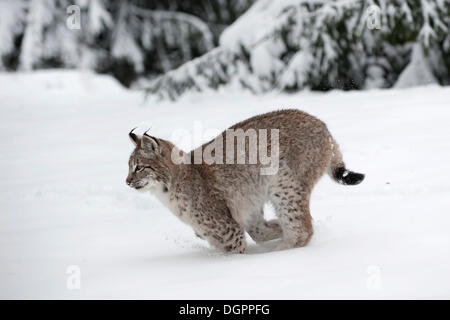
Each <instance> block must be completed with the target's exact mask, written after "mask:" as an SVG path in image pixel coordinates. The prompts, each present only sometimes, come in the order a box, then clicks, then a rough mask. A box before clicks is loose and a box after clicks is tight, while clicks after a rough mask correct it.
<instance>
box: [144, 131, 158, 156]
mask: <svg viewBox="0 0 450 320" xmlns="http://www.w3.org/2000/svg"><path fill="white" fill-rule="evenodd" d="M141 148H142V149H144V150H147V151H150V152H159V143H158V139H156V138H155V137H152V136H149V135H148V134H147V131H146V132H145V133H144V135H143V136H142V139H141Z"/></svg>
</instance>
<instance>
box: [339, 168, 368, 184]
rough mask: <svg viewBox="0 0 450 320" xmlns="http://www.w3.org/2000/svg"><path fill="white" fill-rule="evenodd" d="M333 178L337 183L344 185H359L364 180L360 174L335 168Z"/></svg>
mask: <svg viewBox="0 0 450 320" xmlns="http://www.w3.org/2000/svg"><path fill="white" fill-rule="evenodd" d="M334 178H335V179H336V181H337V182H339V183H342V184H345V185H356V184H360V183H361V182H362V181H363V180H364V175H363V174H362V173H356V172H352V171H349V170H347V169H345V168H344V167H340V168H336V170H335V171H334Z"/></svg>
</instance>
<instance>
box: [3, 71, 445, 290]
mask: <svg viewBox="0 0 450 320" xmlns="http://www.w3.org/2000/svg"><path fill="white" fill-rule="evenodd" d="M142 102H143V98H142V95H141V94H140V93H138V92H131V91H126V90H124V89H122V88H121V87H120V86H119V85H118V84H116V83H115V82H114V80H112V79H111V78H109V77H103V76H102V77H100V76H96V75H93V74H90V73H80V72H68V71H66V72H61V71H46V72H38V73H31V74H20V73H19V74H5V73H4V74H0V119H1V120H0V134H1V140H0V211H1V212H0V298H64V299H66V298H69V299H71V298H75V299H76V298H152V299H160V298H161V299H162V298H192V299H197V298H206V299H214V298H223V299H231V298H233V299H239V298H249V299H259V298H261V299H262V298H267V299H291V298H450V272H449V271H450V179H449V175H450V174H449V159H450V139H449V138H450V88H449V87H447V88H441V87H437V86H429V87H419V88H413V89H404V90H374V91H366V92H340V91H335V92H330V93H308V92H303V93H300V94H295V95H277V94H270V95H263V96H252V95H250V94H249V93H241V92H230V91H228V92H226V91H223V92H219V93H205V94H202V95H198V94H196V95H188V96H185V97H183V98H182V99H181V100H179V101H178V102H176V103H170V102H147V103H145V104H143V103H142ZM282 107H296V108H299V109H302V110H305V111H307V112H310V113H311V114H313V115H316V116H318V117H319V118H321V119H323V120H324V121H326V122H327V124H328V126H329V128H330V131H331V132H332V133H333V135H334V136H335V138H336V139H337V141H338V142H339V143H340V145H341V148H342V151H343V154H344V158H345V160H346V162H347V164H348V167H349V168H350V169H352V170H355V171H358V172H364V173H365V174H366V180H365V181H364V182H363V183H362V184H361V185H358V186H341V185H338V184H336V183H334V182H332V181H331V180H330V179H329V178H328V177H324V178H323V179H322V180H321V181H320V182H319V184H318V185H317V187H316V189H315V190H314V193H313V197H312V204H311V211H312V215H313V217H314V226H315V235H314V237H313V239H312V241H311V243H310V244H309V245H308V246H307V247H305V248H300V249H293V250H287V251H276V252H273V251H270V248H271V246H270V244H267V245H266V246H264V247H260V246H258V245H256V244H254V243H253V242H251V241H250V250H249V251H250V254H247V255H223V254H221V253H219V252H217V251H216V250H214V249H212V248H210V247H209V246H208V244H207V243H206V242H204V241H203V240H200V239H198V238H197V237H195V236H194V233H193V231H192V230H191V229H190V228H189V227H188V226H186V225H184V224H183V223H182V222H180V221H178V220H177V219H176V218H175V217H174V216H173V215H172V214H171V213H170V212H169V211H168V210H167V209H165V208H164V207H163V206H162V205H161V204H159V203H158V202H157V200H156V199H155V198H153V197H152V196H151V195H146V194H141V193H138V192H136V191H133V190H131V189H130V188H128V187H127V186H126V185H125V177H126V175H127V170H128V166H127V160H128V156H129V154H130V152H131V151H132V145H131V143H130V141H129V140H128V137H127V133H128V131H129V130H130V129H131V128H132V127H134V126H135V125H139V126H140V128H141V129H142V130H143V129H146V128H147V127H150V126H151V128H152V129H151V132H152V133H153V134H154V135H156V136H160V137H163V138H169V139H170V138H171V136H172V135H173V133H174V132H175V131H176V130H180V129H185V130H189V131H194V128H195V126H197V127H198V126H199V124H201V125H202V126H203V129H204V130H205V131H206V130H207V129H216V130H222V129H225V128H226V127H228V126H229V125H231V124H233V123H235V122H237V121H239V120H242V119H245V118H247V117H249V116H252V115H255V114H258V113H263V112H266V111H269V110H274V109H278V108H282ZM198 121H199V122H198ZM207 138H209V137H206V136H205V141H206V139H207ZM269 214H270V213H269ZM73 265H75V266H78V267H79V268H80V269H79V270H80V271H81V288H80V289H79V290H76V289H74V290H70V289H68V288H67V281H68V278H69V279H72V280H73V278H71V276H74V274H67V271H68V267H69V266H73ZM69 271H70V269H69Z"/></svg>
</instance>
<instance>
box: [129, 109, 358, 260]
mask: <svg viewBox="0 0 450 320" xmlns="http://www.w3.org/2000/svg"><path fill="white" fill-rule="evenodd" d="M230 129H233V130H238V129H242V131H243V132H247V131H248V130H251V129H253V130H254V132H256V134H257V140H258V142H262V140H264V141H265V142H266V144H267V152H268V153H271V152H272V153H274V155H277V157H278V159H277V160H278V168H277V170H276V172H275V173H273V174H265V175H264V174H261V171H260V169H261V168H262V167H264V166H266V164H262V162H261V161H260V160H259V159H258V160H257V161H256V163H248V164H247V163H244V164H242V163H238V162H235V163H228V162H226V163H225V162H224V163H222V164H218V163H206V162H205V161H201V162H200V163H198V161H196V162H197V163H196V162H195V161H193V162H188V163H187V162H183V163H175V162H174V161H173V155H174V154H176V155H181V156H183V157H184V159H193V158H194V154H196V153H197V152H198V151H205V150H206V149H207V148H209V147H210V146H211V144H212V143H214V141H217V138H216V139H214V140H211V141H209V142H207V143H205V144H203V145H202V146H201V147H199V148H198V149H196V150H193V151H191V152H188V153H186V152H183V151H181V150H179V149H178V148H177V147H175V146H174V145H173V144H172V143H171V142H169V141H167V140H164V139H160V138H156V137H153V136H150V135H148V134H147V132H145V133H144V134H143V135H137V134H135V133H133V131H134V129H133V130H132V131H131V132H130V133H129V137H130V139H131V141H132V142H133V144H134V146H135V149H134V151H133V152H132V154H131V156H130V159H129V172H128V177H127V179H126V183H127V185H129V186H130V187H132V188H134V189H136V190H139V191H150V192H151V193H153V194H154V195H155V196H156V197H157V198H158V199H159V200H160V201H161V202H162V203H163V204H164V205H165V206H166V207H167V208H168V209H169V210H170V211H172V212H173V213H174V214H175V215H176V216H177V217H179V218H180V219H181V220H182V221H183V222H185V223H187V224H189V225H190V226H191V227H192V228H193V229H194V231H195V233H196V235H197V236H199V237H200V238H202V239H206V240H207V241H208V242H209V243H210V244H211V245H213V246H215V247H217V248H219V249H221V250H223V251H225V252H230V253H245V252H246V250H247V244H246V239H245V232H247V233H248V234H249V235H250V237H251V238H252V239H253V240H254V241H255V242H263V241H269V240H274V239H278V238H280V239H281V241H280V245H279V249H288V248H294V247H302V246H305V245H306V244H307V243H308V242H309V240H310V239H311V236H312V235H313V227H312V221H311V219H312V218H311V215H310V210H309V201H310V197H311V192H312V189H313V187H314V185H315V184H316V182H317V181H318V179H319V178H320V177H321V176H322V175H323V174H324V173H325V172H327V173H328V174H329V175H330V176H331V178H332V179H334V180H335V181H336V182H338V183H341V184H344V185H356V184H358V183H360V182H361V181H362V180H363V179H364V175H363V174H360V173H355V172H352V171H349V170H347V169H346V167H345V164H344V162H343V159H342V155H341V152H340V151H339V147H338V145H337V143H336V142H335V140H334V139H333V137H332V136H331V134H330V133H329V131H328V129H327V127H326V125H325V124H324V123H323V122H322V121H320V120H319V119H317V118H315V117H313V116H311V115H309V114H307V113H305V112H302V111H299V110H293V109H290V110H280V111H274V112H269V113H266V114H262V115H258V116H255V117H252V118H250V119H247V120H245V121H242V122H239V123H237V124H235V125H234V126H232V127H231V128H230ZM259 129H267V132H268V133H269V134H268V138H267V139H263V137H262V136H261V134H260V132H261V130H259ZM271 129H277V132H278V137H277V138H278V140H274V139H271V136H272V135H273V134H272V133H271V132H272V131H271ZM218 138H220V139H222V140H223V141H225V142H226V140H227V135H226V132H225V131H224V132H223V133H221V134H220V135H219V136H218ZM220 139H219V140H220ZM232 139H234V137H233V138H232ZM233 142H234V141H233ZM275 144H276V145H275ZM225 145H226V143H224V144H223V149H220V150H218V149H216V150H215V151H214V152H219V151H222V152H223V156H224V157H226V156H227V151H228V152H229V150H227V149H226V148H225ZM249 145H250V141H249V143H247V141H246V142H245V150H244V151H245V152H247V153H248V151H249V148H250V146H249ZM208 146H209V147H208ZM275 150H276V151H277V152H275ZM214 152H213V153H212V154H213V156H214ZM238 156H240V155H239V154H238V152H234V155H233V158H234V159H235V160H237V157H238ZM267 202H270V203H271V204H272V205H273V207H274V209H275V213H276V217H277V219H273V220H269V221H267V220H265V219H264V210H263V208H264V204H265V203H267Z"/></svg>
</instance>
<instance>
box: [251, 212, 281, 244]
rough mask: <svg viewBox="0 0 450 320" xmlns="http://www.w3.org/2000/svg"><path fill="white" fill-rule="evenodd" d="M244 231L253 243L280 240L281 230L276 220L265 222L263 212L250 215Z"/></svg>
mask: <svg viewBox="0 0 450 320" xmlns="http://www.w3.org/2000/svg"><path fill="white" fill-rule="evenodd" d="M246 230H247V232H248V234H249V235H250V237H251V238H252V239H253V240H254V241H255V242H262V241H269V240H274V239H278V238H281V236H282V233H283V232H282V230H281V226H280V223H279V222H278V219H272V220H269V221H267V220H265V219H264V210H263V209H261V210H259V212H258V213H255V214H254V215H252V218H251V219H250V220H249V222H248V223H247V227H246Z"/></svg>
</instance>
